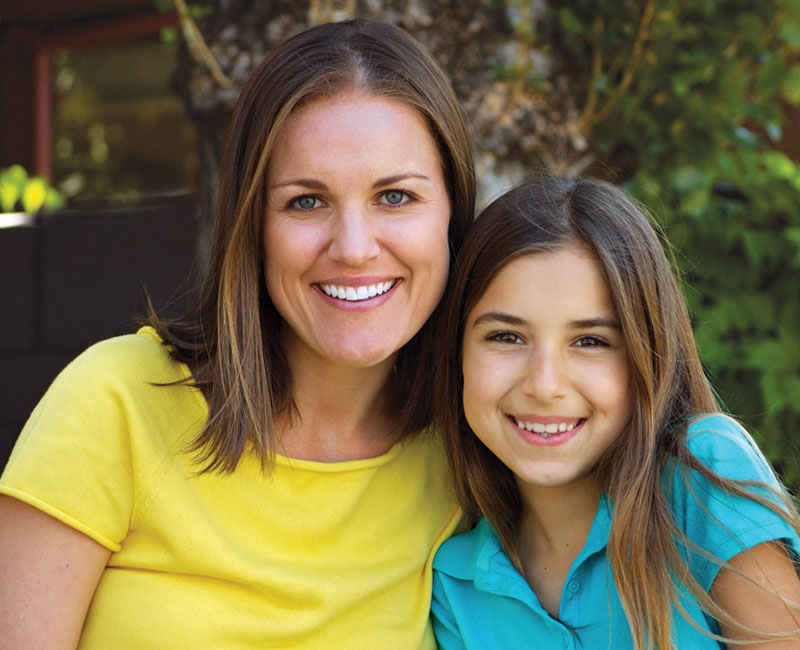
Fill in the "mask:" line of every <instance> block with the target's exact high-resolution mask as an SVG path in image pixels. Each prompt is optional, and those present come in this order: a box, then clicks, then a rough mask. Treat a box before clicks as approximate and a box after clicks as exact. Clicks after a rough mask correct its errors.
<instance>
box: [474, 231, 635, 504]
mask: <svg viewBox="0 0 800 650" xmlns="http://www.w3.org/2000/svg"><path fill="white" fill-rule="evenodd" d="M463 346H464V347H463V371H464V412H465V414H466V417H467V421H468V422H469V425H470V427H471V428H472V430H473V431H474V432H475V435H477V436H478V438H480V439H481V441H482V442H483V443H484V444H485V445H486V446H487V447H488V448H489V449H490V450H491V451H492V452H493V453H494V454H495V455H496V456H497V457H498V458H499V459H500V460H501V461H502V462H503V463H504V464H505V465H506V466H508V467H509V468H510V469H511V471H513V472H514V474H515V475H516V477H517V483H518V484H519V485H520V489H521V491H522V492H523V494H526V493H531V491H535V490H537V489H541V488H552V487H563V486H575V485H577V484H579V483H581V482H583V481H589V482H593V481H594V479H593V476H592V473H591V472H592V469H593V468H594V467H595V465H596V463H597V461H598V459H599V458H600V456H601V455H602V454H603V452H604V451H606V449H608V447H609V445H611V443H612V442H614V440H616V438H617V436H619V435H620V433H621V432H622V430H623V429H624V427H625V426H626V424H627V423H628V420H629V419H630V416H631V411H632V397H631V390H630V386H629V381H630V380H629V373H628V365H627V361H626V356H625V346H624V342H623V338H622V334H621V332H620V329H619V321H618V319H617V314H616V312H615V310H614V306H613V303H612V301H611V295H610V294H609V290H608V286H607V283H606V281H605V278H604V276H603V273H602V271H601V268H600V265H599V264H598V262H597V260H596V259H595V257H594V255H593V254H592V253H591V252H589V251H588V250H587V249H585V248H583V247H580V246H578V245H573V244H569V245H566V246H564V247H563V248H560V249H558V250H555V251H552V252H542V253H533V254H528V255H522V256H520V257H518V258H516V259H514V260H513V261H511V262H510V263H509V264H507V265H506V266H505V267H504V268H503V269H502V270H501V271H500V273H499V274H498V275H497V277H496V278H495V279H494V280H493V281H492V282H491V283H490V284H489V287H488V288H487V289H486V292H485V293H484V294H483V296H481V298H480V300H479V301H478V303H477V304H476V305H475V307H474V309H472V311H471V312H470V313H469V315H468V317H467V321H466V324H465V329H464V341H463Z"/></svg>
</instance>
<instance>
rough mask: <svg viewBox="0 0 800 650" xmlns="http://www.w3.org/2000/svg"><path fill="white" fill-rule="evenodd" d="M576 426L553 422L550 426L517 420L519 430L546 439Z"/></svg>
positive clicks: (575, 423) (573, 423) (574, 423)
mask: <svg viewBox="0 0 800 650" xmlns="http://www.w3.org/2000/svg"><path fill="white" fill-rule="evenodd" d="M576 425H577V422H572V423H567V422H559V423H555V422H554V423H551V424H542V423H541V422H525V421H523V420H517V426H518V427H520V428H521V429H525V430H526V431H530V432H532V433H536V434H539V435H541V436H542V437H544V438H548V437H550V436H552V435H553V434H555V433H564V432H565V431H572V430H573V429H574V428H575V426H576Z"/></svg>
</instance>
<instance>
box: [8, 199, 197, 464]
mask: <svg viewBox="0 0 800 650" xmlns="http://www.w3.org/2000/svg"><path fill="white" fill-rule="evenodd" d="M198 218H199V208H198V205H197V203H196V202H195V201H193V200H189V199H181V200H175V201H170V202H169V203H164V204H161V205H154V206H144V207H131V208H119V209H105V210H91V211H77V210H67V211H62V212H57V213H53V214H48V215H41V216H39V217H37V218H36V219H35V220H34V221H33V222H32V223H31V224H29V225H24V226H17V227H11V228H0V467H2V466H4V465H5V462H6V460H7V458H8V455H9V453H10V452H11V448H12V447H13V445H14V442H15V440H16V438H17V435H18V434H19V432H20V430H21V429H22V426H23V425H24V423H25V420H26V419H27V417H28V415H29V414H30V412H31V410H32V409H33V407H34V406H35V405H36V402H37V401H38V400H39V398H40V397H41V396H42V395H43V394H44V391H45V390H46V389H47V386H48V385H49V384H50V382H51V381H52V380H53V379H54V378H55V376H56V375H57V374H58V372H59V371H60V370H61V369H62V368H63V367H64V366H65V365H66V364H67V363H68V362H69V361H70V360H71V359H72V358H73V357H75V356H76V355H77V354H79V353H80V352H81V351H82V350H84V349H85V348H86V347H88V346H89V345H91V344H92V343H94V342H96V341H99V340H102V339H104V338H108V337H110V336H115V335H118V334H125V333H128V332H131V331H134V330H135V329H136V326H137V325H136V317H137V315H141V314H143V313H144V305H145V301H144V295H145V290H146V291H147V292H148V293H149V295H150V297H151V299H152V301H153V304H154V305H155V306H156V308H157V309H158V310H159V311H160V312H163V311H166V313H172V314H177V313H180V312H181V311H182V310H183V309H185V307H186V305H187V304H188V295H189V292H190V291H191V288H192V286H193V285H192V280H190V275H191V273H192V271H193V269H194V260H195V250H196V245H197V236H198V225H199V221H198Z"/></svg>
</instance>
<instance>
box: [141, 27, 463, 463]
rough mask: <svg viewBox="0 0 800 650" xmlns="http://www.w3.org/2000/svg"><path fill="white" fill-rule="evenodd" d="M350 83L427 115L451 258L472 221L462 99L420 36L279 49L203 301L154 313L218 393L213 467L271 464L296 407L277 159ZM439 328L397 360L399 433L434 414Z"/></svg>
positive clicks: (238, 131)
mask: <svg viewBox="0 0 800 650" xmlns="http://www.w3.org/2000/svg"><path fill="white" fill-rule="evenodd" d="M350 91H352V92H363V93H366V94H370V95H375V96H379V97H382V98H386V99H391V100H394V101H398V102H402V103H404V104H407V105H409V106H412V107H413V108H415V109H416V110H417V111H419V113H420V114H421V115H422V116H423V118H424V119H425V121H426V123H427V124H428V126H429V128H430V132H431V135H432V137H433V139H434V141H435V142H436V145H437V147H438V150H439V155H440V157H441V163H442V168H443V172H444V179H445V183H446V186H447V189H448V192H449V198H450V208H451V217H450V226H449V243H450V247H451V262H452V259H453V257H454V253H455V252H456V251H457V250H458V249H459V247H460V245H461V242H462V240H463V237H464V233H465V231H466V229H467V225H468V224H469V222H470V221H471V219H472V214H473V210H474V194H475V177H474V168H473V160H472V150H471V146H470V141H469V136H468V133H467V128H466V124H465V120H464V116H463V112H462V109H461V107H460V105H459V103H458V101H457V99H456V97H455V95H454V93H453V91H452V88H451V87H450V84H449V82H448V80H447V78H446V77H445V76H444V74H443V73H442V71H441V70H440V68H439V66H438V65H437V63H436V62H435V60H434V59H433V58H432V57H431V55H430V54H429V53H428V52H427V51H426V50H425V49H424V48H423V47H422V46H421V45H420V44H419V43H417V42H416V41H415V40H414V39H413V38H412V37H411V36H410V35H408V34H407V33H406V32H404V31H403V30H401V29H399V28H397V27H394V26H392V25H388V24H385V23H381V22H377V21H364V20H350V21H344V22H339V23H328V24H323V25H318V26H316V27H312V28H311V29H308V30H306V31H304V32H301V33H299V34H297V35H295V36H293V37H291V38H289V39H288V40H286V41H284V42H283V43H282V44H281V45H279V46H278V47H277V48H276V49H275V50H273V51H272V52H271V53H270V54H269V55H268V56H267V57H266V58H265V59H264V61H262V63H261V64H260V65H259V66H258V67H257V68H256V70H255V71H254V72H253V74H252V75H251V77H250V79H249V80H248V82H247V84H246V85H245V87H244V89H243V90H242V93H241V96H240V98H239V101H238V104H237V107H236V109H235V111H234V115H233V119H232V124H231V128H230V132H229V137H228V144H227V149H226V153H225V158H224V162H223V167H222V171H221V174H220V177H221V189H220V204H219V210H218V213H217V215H216V222H215V231H214V235H213V240H212V244H211V256H210V262H209V266H208V269H207V272H206V275H205V279H204V281H203V283H202V285H201V290H200V294H199V299H198V302H197V305H196V308H195V310H193V311H192V312H191V313H189V314H188V315H186V316H184V317H182V318H178V319H174V320H170V321H166V320H161V319H159V318H158V317H157V316H156V315H155V314H153V313H151V315H150V319H149V320H150V323H151V324H152V325H153V326H154V327H155V328H156V330H157V331H158V333H159V334H160V336H161V337H162V339H163V340H164V342H165V344H166V345H169V346H170V348H171V350H172V354H173V357H174V358H175V359H177V360H179V361H182V362H184V363H186V364H187V365H188V366H189V368H190V369H191V371H192V375H193V380H194V383H195V384H196V385H197V386H198V387H199V388H200V389H201V390H202V391H203V394H204V395H205V397H206V400H207V402H208V407H209V417H208V421H207V423H206V424H205V427H204V428H203V430H202V431H201V432H200V434H199V435H198V436H197V438H196V439H195V440H194V441H193V443H192V445H191V449H192V450H193V451H195V452H197V454H198V459H199V461H200V462H201V463H203V464H204V470H205V471H232V470H233V469H235V467H236V465H237V464H238V462H239V460H240V458H241V457H242V454H243V453H244V452H245V451H246V450H247V449H248V448H252V450H253V451H254V452H255V453H256V454H258V455H259V457H260V459H261V463H262V467H264V468H266V469H268V468H269V467H270V463H271V460H272V457H273V455H274V453H275V426H276V418H277V417H278V416H279V415H281V414H283V415H285V416H288V417H294V416H296V415H297V413H296V409H295V406H294V399H293V394H292V374H291V368H290V367H289V366H288V364H287V361H286V358H285V355H284V353H283V349H282V347H281V338H280V328H281V323H282V319H281V317H280V315H279V314H278V312H277V311H276V309H275V307H274V305H273V304H272V302H271V300H270V298H269V295H268V293H267V290H266V287H265V282H264V274H263V263H264V259H263V257H264V253H263V250H262V245H261V231H262V221H263V215H264V211H265V206H266V204H267V196H266V192H267V190H266V169H267V163H268V161H269V158H270V154H271V152H272V149H273V146H274V143H275V139H276V137H277V134H278V133H279V131H280V129H281V128H282V126H283V125H284V123H285V122H286V119H287V117H288V116H289V114H290V113H291V112H292V111H293V110H295V109H296V108H298V107H300V106H302V105H305V104H307V103H309V102H311V101H314V100H316V99H319V98H323V97H330V96H333V95H335V94H337V93H341V92H350ZM443 254H446V253H445V252H444V251H443ZM430 330H431V326H430V322H429V323H427V324H426V325H425V326H424V327H423V328H422V330H421V331H420V332H419V333H418V334H417V336H416V337H414V339H412V340H411V341H410V342H409V343H408V344H407V345H406V346H404V348H403V349H402V350H401V351H400V355H399V358H398V360H397V364H396V368H395V370H396V372H395V373H394V381H395V383H396V386H395V388H394V391H393V395H394V396H395V397H396V400H395V404H394V411H395V412H394V413H393V416H394V421H395V422H396V423H397V435H398V436H399V437H402V436H405V435H409V434H412V433H415V432H417V431H420V430H421V429H423V428H424V427H426V426H427V425H428V424H429V423H430V418H431V406H430V392H431V390H432V389H431V386H430V381H431V378H430V373H429V372H427V371H426V369H425V368H424V367H423V362H425V361H426V360H427V359H428V358H429V355H430V348H431V340H432V338H431V331H430Z"/></svg>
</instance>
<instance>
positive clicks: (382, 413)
mask: <svg viewBox="0 0 800 650" xmlns="http://www.w3.org/2000/svg"><path fill="white" fill-rule="evenodd" d="M305 352H306V353H303V352H298V351H297V350H291V349H287V350H286V354H287V357H288V359H287V360H288V363H289V367H290V368H291V369H292V370H291V374H292V395H293V397H294V403H295V406H296V407H297V410H296V413H295V415H294V416H293V417H291V416H284V417H281V418H280V419H279V422H278V426H279V438H278V447H277V451H278V453H281V454H284V455H286V456H289V457H290V458H300V459H304V460H314V461H320V462H340V461H346V460H357V459H362V458H372V457H375V456H380V455H381V454H384V453H386V452H387V451H388V450H389V449H390V448H391V447H392V445H393V444H394V443H395V442H396V440H397V436H396V435H395V432H394V427H393V422H392V421H391V418H390V413H389V403H390V399H389V397H390V390H391V386H390V383H391V375H392V368H393V366H394V360H395V357H394V356H393V357H391V358H390V359H387V360H385V361H384V362H382V363H381V364H378V365H375V366H371V367H366V368H359V367H352V366H346V365H342V364H337V363H334V362H332V361H331V360H329V359H324V358H322V357H320V356H318V355H314V354H313V353H310V354H309V353H307V352H308V351H305Z"/></svg>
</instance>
